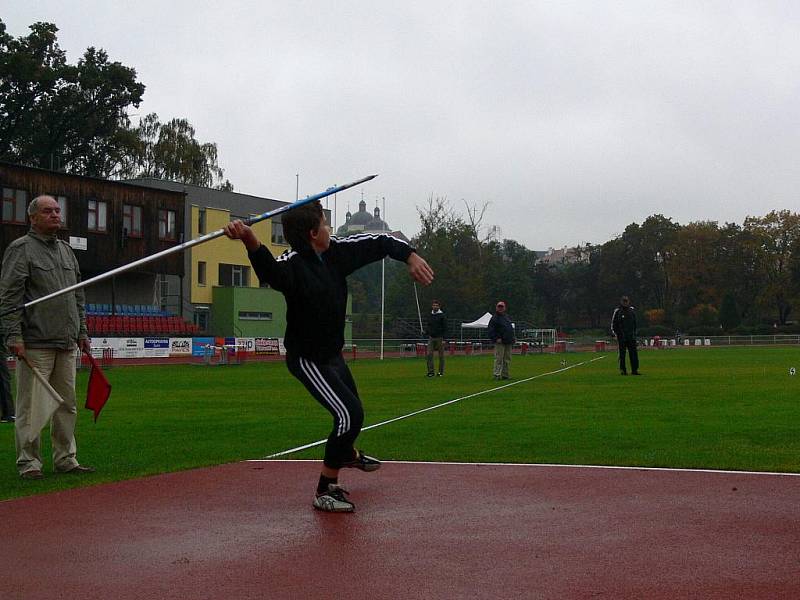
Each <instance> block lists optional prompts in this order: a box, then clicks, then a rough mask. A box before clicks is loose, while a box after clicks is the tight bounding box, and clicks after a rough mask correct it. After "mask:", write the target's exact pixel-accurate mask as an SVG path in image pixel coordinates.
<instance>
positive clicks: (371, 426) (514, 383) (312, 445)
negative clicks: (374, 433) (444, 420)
mask: <svg viewBox="0 0 800 600" xmlns="http://www.w3.org/2000/svg"><path fill="white" fill-rule="evenodd" d="M602 358H605V355H603V356H598V357H597V358H593V359H591V360H585V361H583V362H579V363H576V364H574V365H569V366H568V367H564V368H563V369H557V370H555V371H548V372H547V373H539V374H538V375H534V376H533V377H527V378H525V379H520V380H519V381H512V382H511V383H506V384H503V385H498V386H497V387H493V388H489V389H488V390H482V391H480V392H475V393H474V394H469V395H468V396H461V398H455V399H454V400H448V401H447V402H442V403H441V404H436V405H435V406H429V407H427V408H422V409H420V410H415V411H414V412H411V413H408V414H407V415H402V416H400V417H394V418H393V419H389V420H387V421H381V422H380V423H374V424H372V425H368V426H367V427H363V428H362V429H361V431H367V430H369V429H375V428H376V427H382V426H384V425H388V424H389V423H394V422H395V421H400V420H402V419H408V418H409V417H413V416H416V415H419V414H422V413H424V412H428V411H430V410H436V409H437V408H442V407H443V406H447V405H449V404H455V403H456V402H461V401H462V400H467V399H468V398H474V397H475V396H480V395H482V394H488V393H491V392H496V391H497V390H502V389H505V388H507V387H511V386H512V385H519V384H520V383H527V382H528V381H533V380H534V379H539V378H540V377H546V376H547V375H557V374H558V373H563V372H565V371H569V370H570V369H574V368H576V367H580V366H583V365H586V364H589V363H593V362H595V361H597V360H600V359H602ZM327 441H328V438H325V439H324V440H317V441H316V442H311V443H310V444H305V445H303V446H297V448H290V449H289V450H284V451H283V452H276V453H275V454H270V455H269V456H267V457H266V458H265V459H264V460H269V459H271V458H277V457H279V456H286V455H287V454H292V453H294V452H299V451H300V450H307V449H308V448H313V447H314V446H319V445H321V444H324V443H325V442H327Z"/></svg>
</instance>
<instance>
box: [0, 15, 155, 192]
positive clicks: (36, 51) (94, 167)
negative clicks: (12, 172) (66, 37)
mask: <svg viewBox="0 0 800 600" xmlns="http://www.w3.org/2000/svg"><path fill="white" fill-rule="evenodd" d="M30 31H31V32H30V34H28V35H27V36H23V37H19V38H13V37H12V36H10V35H8V34H7V33H6V26H5V24H4V23H2V21H0V158H2V159H3V160H8V161H13V162H19V163H22V164H28V165H33V166H37V167H44V168H57V169H61V170H64V171H68V172H71V173H77V174H81V175H90V176H95V177H107V176H109V175H111V174H112V173H113V172H114V171H115V170H116V168H117V167H118V165H119V164H120V162H121V161H122V160H123V157H124V156H125V154H126V153H128V152H129V149H130V144H131V143H132V142H133V138H132V136H131V134H130V129H129V124H130V123H129V121H128V117H127V110H128V108H129V107H131V106H134V107H137V106H139V103H140V102H141V99H142V95H143V94H144V89H145V86H144V85H143V84H142V83H139V82H138V81H137V80H136V71H135V70H134V69H132V68H129V67H126V66H124V65H122V64H121V63H119V62H112V61H109V59H108V55H107V54H106V53H105V51H103V50H98V49H95V48H93V47H90V48H88V49H87V50H86V51H85V52H84V54H83V56H82V57H81V59H80V60H79V61H78V63H77V64H76V65H70V64H68V63H67V61H66V55H65V53H64V51H63V50H61V48H60V47H59V45H58V41H57V32H58V28H57V27H56V26H55V25H53V24H51V23H34V24H33V25H31V26H30Z"/></svg>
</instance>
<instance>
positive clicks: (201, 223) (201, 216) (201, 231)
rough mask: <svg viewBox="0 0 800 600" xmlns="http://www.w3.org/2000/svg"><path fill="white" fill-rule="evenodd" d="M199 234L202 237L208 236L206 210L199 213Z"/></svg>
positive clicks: (202, 209) (203, 209)
mask: <svg viewBox="0 0 800 600" xmlns="http://www.w3.org/2000/svg"><path fill="white" fill-rule="evenodd" d="M197 233H198V234H200V235H205V234H206V209H205V208H201V209H200V210H198V211H197Z"/></svg>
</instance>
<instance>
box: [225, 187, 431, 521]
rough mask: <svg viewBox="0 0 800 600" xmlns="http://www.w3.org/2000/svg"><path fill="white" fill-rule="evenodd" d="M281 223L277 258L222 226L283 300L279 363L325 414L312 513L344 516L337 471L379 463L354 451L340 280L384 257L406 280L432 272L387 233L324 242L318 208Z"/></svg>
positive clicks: (425, 278) (249, 235)
mask: <svg viewBox="0 0 800 600" xmlns="http://www.w3.org/2000/svg"><path fill="white" fill-rule="evenodd" d="M282 221H283V234H284V237H285V238H286V239H287V240H288V242H289V244H290V245H291V247H292V249H291V251H287V252H284V253H283V254H282V255H281V256H279V257H278V258H277V259H276V258H273V256H272V254H270V252H269V251H268V250H267V249H266V247H264V245H263V244H261V242H260V241H259V240H258V238H257V237H256V235H255V233H253V230H252V229H251V228H250V227H248V226H247V225H245V224H244V223H243V222H242V221H238V220H236V221H232V222H231V223H229V224H228V225H227V226H226V227H225V235H226V236H228V237H229V238H231V239H238V240H241V241H242V243H243V244H244V246H245V248H247V255H248V257H249V258H250V263H251V264H252V265H253V270H254V271H255V273H256V275H257V276H258V279H259V281H261V282H262V283H267V284H269V285H270V287H273V288H275V289H276V290H278V291H280V292H282V293H283V295H284V297H285V298H286V334H285V336H284V346H286V365H287V366H288V368H289V372H290V373H291V374H292V375H294V376H295V377H296V378H297V379H299V380H300V382H301V383H302V384H303V385H304V386H305V387H306V389H307V390H308V391H309V392H310V393H311V395H312V396H313V397H314V398H315V399H316V400H317V402H319V403H320V404H322V406H323V407H324V408H325V409H326V410H327V411H328V412H329V413H331V415H332V416H333V430H332V431H331V433H330V435H329V436H328V441H327V443H326V444H325V457H324V459H323V463H322V472H321V473H320V477H319V484H318V485H317V492H316V495H315V497H314V503H313V504H314V508H316V509H318V510H323V511H327V512H352V511H353V510H354V509H355V505H354V504H353V503H352V502H350V500H348V499H347V495H348V492H347V490H345V489H344V488H343V487H342V486H340V485H339V470H340V469H341V468H343V467H352V468H356V469H361V470H362V471H376V470H378V469H379V468H380V466H381V463H380V462H379V461H378V460H376V459H374V458H372V457H370V456H367V455H366V454H364V453H363V452H361V451H360V450H357V449H356V448H355V446H354V443H355V440H356V438H357V437H358V434H359V433H360V432H361V426H362V424H363V421H364V410H363V408H362V407H361V400H360V398H359V397H358V391H357V390H356V384H355V381H353V376H352V375H351V374H350V370H349V369H348V368H347V365H346V364H345V362H344V359H343V358H342V347H343V346H344V321H345V310H346V304H347V276H348V275H349V274H350V273H352V272H353V271H355V270H356V269H358V268H359V267H362V266H364V265H366V264H369V263H371V262H375V261H377V260H380V259H382V258H384V257H386V256H389V257H391V258H393V259H395V260H399V261H402V262H405V263H406V264H407V265H408V272H409V274H410V275H411V277H412V278H414V279H415V280H416V281H418V282H420V283H421V284H423V285H428V284H429V283H431V282H432V281H433V270H432V269H431V268H430V266H429V265H428V263H427V262H425V259H423V258H422V257H421V256H419V255H418V254H417V253H416V252H415V251H414V249H413V248H411V247H410V246H409V245H408V244H406V243H405V242H402V241H400V240H398V239H396V238H394V237H392V236H390V235H387V234H372V233H370V234H360V235H353V236H350V237H346V238H335V237H333V238H332V237H331V234H330V229H329V227H328V224H327V223H326V221H325V213H323V211H322V205H321V204H320V203H319V202H313V203H311V204H306V205H304V206H301V207H298V208H296V209H294V210H292V211H290V212H287V213H285V214H284V215H283V218H282Z"/></svg>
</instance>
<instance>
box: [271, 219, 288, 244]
mask: <svg viewBox="0 0 800 600" xmlns="http://www.w3.org/2000/svg"><path fill="white" fill-rule="evenodd" d="M272 243H273V244H285V243H286V240H285V239H284V238H283V223H281V222H280V221H275V220H274V219H273V220H272Z"/></svg>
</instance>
